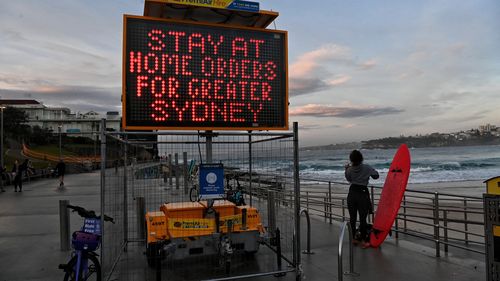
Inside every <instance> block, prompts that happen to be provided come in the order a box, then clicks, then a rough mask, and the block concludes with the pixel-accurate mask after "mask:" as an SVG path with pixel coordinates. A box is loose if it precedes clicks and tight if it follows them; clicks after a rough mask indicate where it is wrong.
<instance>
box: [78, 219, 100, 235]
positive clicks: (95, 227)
mask: <svg viewBox="0 0 500 281" xmlns="http://www.w3.org/2000/svg"><path fill="white" fill-rule="evenodd" d="M82 230H83V231H84V232H87V233H93V234H98V235H100V234H101V220H100V219H96V218H86V219H85V222H84V225H83V229H82Z"/></svg>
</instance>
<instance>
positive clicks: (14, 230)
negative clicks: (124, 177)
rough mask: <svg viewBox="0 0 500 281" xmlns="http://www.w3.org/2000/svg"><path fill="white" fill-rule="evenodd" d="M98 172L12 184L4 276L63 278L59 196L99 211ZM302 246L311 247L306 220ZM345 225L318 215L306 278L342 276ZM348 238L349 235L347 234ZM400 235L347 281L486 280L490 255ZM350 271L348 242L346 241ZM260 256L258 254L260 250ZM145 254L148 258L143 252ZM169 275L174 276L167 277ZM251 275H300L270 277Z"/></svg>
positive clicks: (4, 216)
mask: <svg viewBox="0 0 500 281" xmlns="http://www.w3.org/2000/svg"><path fill="white" fill-rule="evenodd" d="M99 181H100V174H99V173H98V172H95V173H89V174H77V175H68V176H66V179H65V183H66V189H65V190H64V191H59V190H58V188H57V186H58V181H57V179H43V180H37V181H33V182H31V183H25V184H24V188H23V192H22V193H14V190H13V187H12V186H7V187H6V190H7V192H4V193H1V194H0V281H15V280H22V281H31V280H62V279H63V276H64V274H63V272H62V271H61V270H59V269H57V266H58V264H59V263H65V262H66V261H67V260H68V257H69V255H70V251H66V252H63V251H60V244H59V200H69V201H70V203H71V204H75V205H81V206H84V207H86V208H89V209H94V210H96V211H98V210H99V203H100V199H99ZM302 222H303V224H302V225H303V230H302V240H303V243H302V248H303V249H304V248H305V245H306V243H305V219H303V221H302ZM80 226H81V219H80V217H78V216H77V215H76V214H72V215H71V230H72V231H73V230H75V229H78V228H79V227H80ZM339 231H340V224H339V223H334V224H332V225H330V224H325V223H324V222H323V221H322V220H321V219H313V220H312V236H313V238H312V251H314V252H315V254H314V255H302V262H303V268H304V273H305V279H304V280H338V276H337V272H338V269H337V251H338V245H337V244H338V235H339ZM346 240H347V239H346ZM422 243H423V242H422V241H421V240H415V239H410V238H405V237H400V239H399V240H396V239H394V238H389V239H388V241H386V243H385V244H384V245H383V247H382V248H381V249H365V250H364V249H361V248H355V249H354V257H355V259H354V270H355V272H358V273H359V274H360V275H359V276H358V277H351V276H344V280H367V281H377V280H384V281H388V280H390V281H392V280H395V281H397V280H405V281H413V280H415V281H416V280H456V281H482V280H485V265H484V256H483V255H480V254H474V253H469V252H464V251H460V250H457V249H451V250H450V253H449V254H447V255H445V253H444V251H442V253H441V254H442V255H443V256H442V257H440V258H436V257H435V256H434V253H435V251H434V249H433V248H432V247H433V245H432V244H430V243H428V242H427V243H424V244H422ZM344 253H345V254H344V271H346V270H348V268H349V264H348V245H347V243H346V244H344ZM256 257H257V260H258V254H257V255H256ZM137 258H138V259H141V260H142V259H144V258H143V257H137ZM165 280H168V279H165ZM248 280H295V279H294V278H293V276H292V275H290V274H289V275H288V276H287V277H283V278H274V277H265V278H260V279H257V278H255V279H248Z"/></svg>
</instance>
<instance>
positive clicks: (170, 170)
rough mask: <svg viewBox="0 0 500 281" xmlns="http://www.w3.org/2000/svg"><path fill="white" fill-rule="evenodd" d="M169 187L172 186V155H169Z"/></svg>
mask: <svg viewBox="0 0 500 281" xmlns="http://www.w3.org/2000/svg"><path fill="white" fill-rule="evenodd" d="M168 185H170V186H172V154H169V155H168Z"/></svg>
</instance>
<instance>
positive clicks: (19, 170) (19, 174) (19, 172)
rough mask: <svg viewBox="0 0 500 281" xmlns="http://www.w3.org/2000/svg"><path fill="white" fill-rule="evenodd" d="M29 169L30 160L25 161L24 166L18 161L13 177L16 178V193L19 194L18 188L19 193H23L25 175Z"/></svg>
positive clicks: (15, 164) (13, 168)
mask: <svg viewBox="0 0 500 281" xmlns="http://www.w3.org/2000/svg"><path fill="white" fill-rule="evenodd" d="M26 169H28V159H26V160H24V162H23V163H22V164H19V162H18V161H17V160H16V161H15V162H14V166H13V167H12V175H13V176H14V192H17V187H19V192H23V173H24V172H25V171H26Z"/></svg>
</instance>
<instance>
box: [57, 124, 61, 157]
mask: <svg viewBox="0 0 500 281" xmlns="http://www.w3.org/2000/svg"><path fill="white" fill-rule="evenodd" d="M57 130H58V131H59V159H61V156H62V154H61V125H59V126H57Z"/></svg>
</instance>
